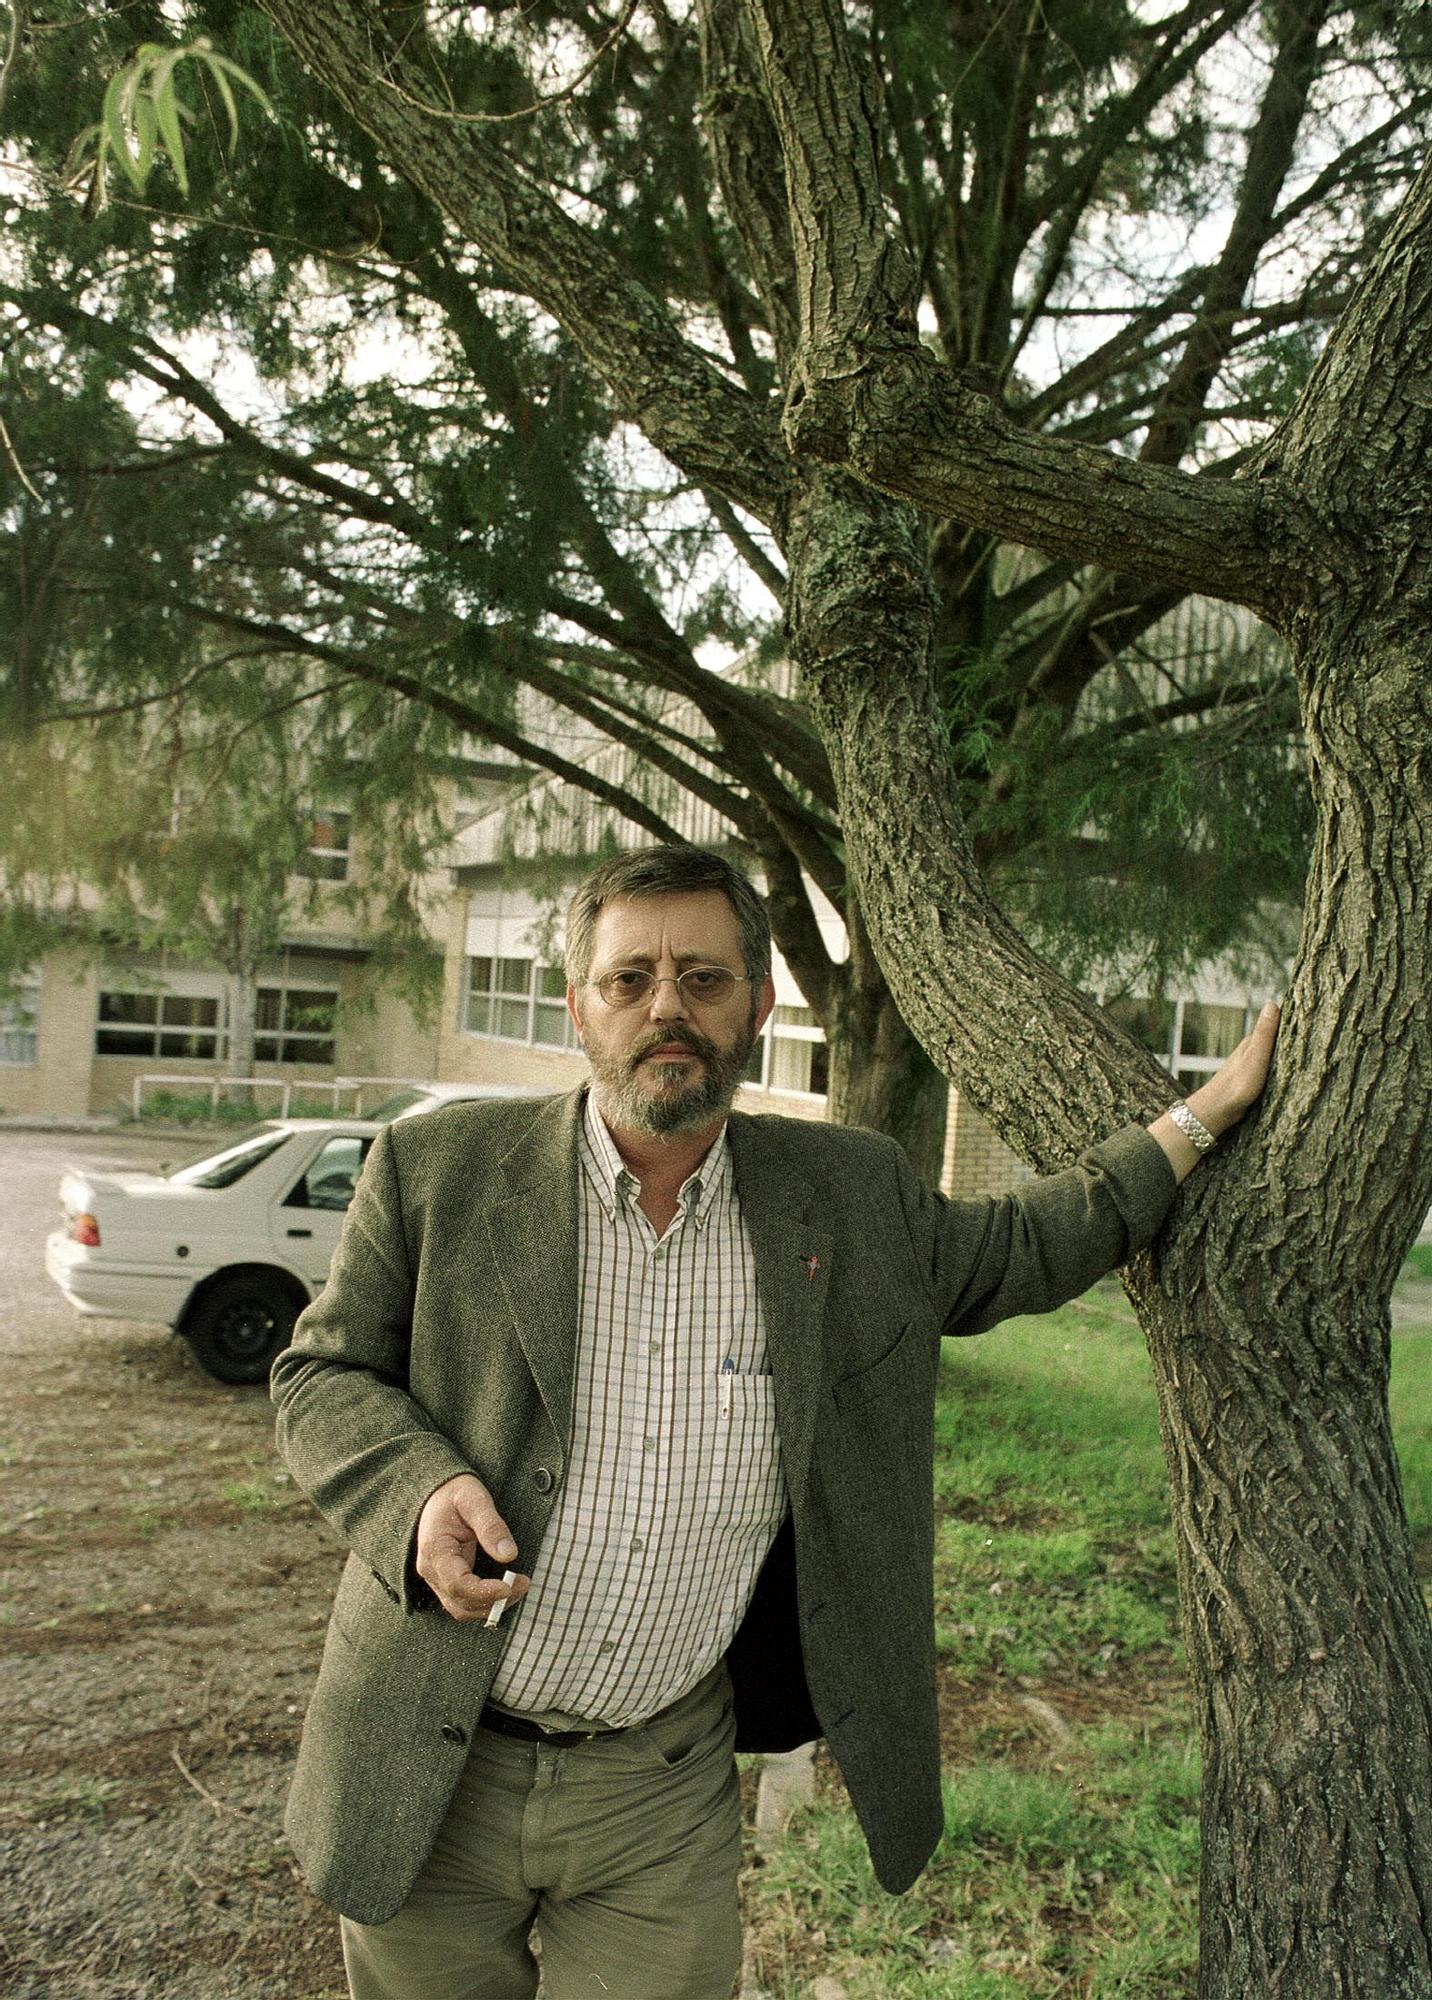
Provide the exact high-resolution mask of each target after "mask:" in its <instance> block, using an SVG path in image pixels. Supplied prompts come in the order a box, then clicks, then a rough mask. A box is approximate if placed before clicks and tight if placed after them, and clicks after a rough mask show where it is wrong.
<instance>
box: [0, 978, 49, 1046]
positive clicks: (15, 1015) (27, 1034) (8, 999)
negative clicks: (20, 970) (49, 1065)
mask: <svg viewBox="0 0 1432 2000" xmlns="http://www.w3.org/2000/svg"><path fill="white" fill-rule="evenodd" d="M39 1050H40V980H39V975H38V974H36V973H32V972H27V973H25V974H23V975H22V976H21V978H19V979H18V980H17V981H16V982H15V985H14V987H13V988H12V989H11V991H10V992H9V994H8V995H4V996H0V1063H33V1062H37V1061H38V1060H39Z"/></svg>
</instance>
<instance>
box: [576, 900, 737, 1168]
mask: <svg viewBox="0 0 1432 2000" xmlns="http://www.w3.org/2000/svg"><path fill="white" fill-rule="evenodd" d="M694 965H724V966H726V967H727V968H728V970H729V971H731V972H735V973H744V972H745V970H746V962H745V959H744V958H743V956H742V953H741V934H740V930H739V928H738V926H737V923H736V912H735V911H734V910H733V909H732V907H731V904H730V902H729V901H728V900H727V898H726V897H725V896H724V895H723V894H722V892H721V891H720V890H719V889H702V890H699V891H696V892H693V893H690V894H683V895H665V896H631V897H626V898H623V899H621V900H619V901H613V902H610V903H608V904H607V905H606V906H605V907H604V908H603V910H602V912H601V914H600V915H599V916H598V918H597V922H596V928H595V931H594V933H593V937H592V963H591V967H590V970H589V971H588V974H587V979H588V984H587V985H585V986H584V987H582V988H581V989H580V990H578V989H577V988H575V987H571V986H569V987H568V988H567V1006H568V1009H569V1011H570V1012H571V1016H572V1019H573V1021H574V1022H575V1023H576V1026H577V1033H578V1034H579V1035H580V1037H581V1041H582V1047H583V1049H584V1050H585V1051H586V1056H587V1060H588V1062H589V1063H590V1064H591V1066H592V1082H593V1087H594V1089H595V1091H596V1097H597V1104H598V1106H599V1108H600V1110H601V1112H602V1114H603V1116H604V1117H605V1118H606V1119H607V1122H608V1123H609V1124H610V1125H612V1126H613V1127H616V1128H622V1127H625V1128H626V1129H627V1130H630V1131H637V1132H647V1133H676V1132H699V1131H703V1130H704V1129H705V1128H706V1127H707V1126H709V1125H712V1124H714V1123H716V1122H717V1120H719V1119H720V1118H722V1117H724V1115H725V1113H726V1112H727V1110H729V1108H730V1104H731V1100H732V1098H733V1097H734V1096H735V1094H736V1089H737V1086H738V1085H739V1084H740V1081H741V1079H742V1077H743V1076H744V1075H745V1073H746V1064H747V1062H748V1061H749V1060H750V1055H751V1050H752V1048H753V1047H754V1046H755V1042H756V1037H757V1035H759V1034H760V1032H761V1029H762V1027H763V1026H764V1025H765V1021H766V1017H767V1016H768V1015H769V1013H770V1011H771V1008H772V1006H773V1005H774V1003H775V989H774V987H773V986H772V985H771V982H770V980H769V979H768V980H767V981H766V982H765V984H764V986H762V987H760V988H759V989H753V988H752V986H751V985H750V983H749V982H748V981H747V980H745V979H744V978H741V979H738V980H737V982H736V985H735V987H734V988H733V990H732V992H731V994H730V996H729V998H728V999H726V1000H723V1001H721V1002H720V1003H719V1004H718V1005H716V1006H703V1005H701V1004H700V1003H698V1002H693V1001H691V1000H688V999H687V998H686V997H685V996H684V995H683V994H682V993H681V992H680V991H679V990H678V988H677V986H676V984H675V981H676V977H677V975H678V974H679V973H682V972H685V971H687V969H688V968H689V967H691V966H694ZM626 966H633V967H639V968H640V969H641V970H642V971H644V972H651V973H654V974H655V975H656V977H657V978H658V979H659V980H660V981H661V984H660V985H659V986H658V987H657V988H656V990H655V992H654V993H652V995H651V996H650V998H649V999H647V1000H646V1001H644V1002H639V1003H638V1004H637V1005H636V1006H632V1007H610V1006H608V1004H607V1003H606V1001H605V1000H603V998H602V996H601V994H600V993H599V992H598V991H597V989H596V985H595V983H594V982H595V981H597V980H599V979H600V978H601V977H602V975H603V973H606V972H613V971H615V970H617V969H618V968H619V967H626Z"/></svg>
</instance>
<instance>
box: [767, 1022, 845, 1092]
mask: <svg viewBox="0 0 1432 2000" xmlns="http://www.w3.org/2000/svg"><path fill="white" fill-rule="evenodd" d="M770 1038H771V1060H770V1067H769V1069H768V1071H767V1077H766V1088H767V1090H789V1091H794V1092H796V1093H798V1094H799V1095H801V1096H803V1097H824V1096H825V1095H826V1092H827V1090H828V1088H829V1083H830V1052H829V1050H828V1049H827V1047H826V1040H825V1031H824V1030H823V1029H822V1028H820V1027H819V1026H817V1024H816V1018H815V1016H814V1014H812V1012H811V1010H810V1008H809V1007H777V1008H776V1010H775V1012H774V1013H773V1014H772V1016H771V1027H770Z"/></svg>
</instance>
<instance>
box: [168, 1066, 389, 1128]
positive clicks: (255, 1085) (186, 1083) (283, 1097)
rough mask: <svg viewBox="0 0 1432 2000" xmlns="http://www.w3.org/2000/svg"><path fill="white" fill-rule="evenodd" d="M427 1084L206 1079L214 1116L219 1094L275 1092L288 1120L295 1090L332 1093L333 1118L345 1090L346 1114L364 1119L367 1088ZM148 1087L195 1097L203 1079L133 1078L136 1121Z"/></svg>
mask: <svg viewBox="0 0 1432 2000" xmlns="http://www.w3.org/2000/svg"><path fill="white" fill-rule="evenodd" d="M426 1081H427V1079H426V1078H425V1077H420V1076H332V1077H328V1076H325V1077H313V1078H308V1077H302V1078H300V1079H298V1081H296V1082H295V1081H293V1080H292V1079H289V1078H286V1077H279V1076H215V1077H210V1078H208V1079H207V1089H208V1096H209V1108H210V1110H211V1111H213V1112H214V1113H215V1114H216V1115H217V1113H218V1109H219V1095H220V1092H221V1091H230V1090H276V1091H277V1092H278V1093H279V1106H278V1113H277V1115H278V1117H280V1118H287V1116H288V1108H289V1105H290V1104H291V1103H292V1102H293V1097H294V1092H295V1091H297V1093H298V1094H299V1096H300V1097H313V1096H316V1095H318V1093H319V1092H321V1091H329V1092H331V1093H332V1096H333V1115H334V1117H335V1118H336V1117H337V1116H338V1100H339V1098H340V1096H341V1095H342V1094H343V1092H344V1091H348V1090H351V1091H352V1092H353V1094H354V1095H353V1104H352V1108H351V1109H350V1111H349V1112H348V1114H347V1115H348V1116H349V1117H351V1118H361V1117H362V1116H363V1092H364V1091H365V1090H366V1089H368V1088H369V1087H370V1086H373V1085H381V1086H382V1087H383V1088H384V1089H385V1090H402V1089H406V1088H409V1087H411V1086H413V1085H417V1084H422V1083H425V1082H426ZM149 1084H156V1085H164V1086H166V1087H172V1086H175V1085H178V1086H182V1088H183V1090H184V1093H185V1095H186V1096H194V1095H195V1094H196V1093H197V1092H200V1091H202V1090H204V1088H205V1087H206V1079H205V1078H204V1077H202V1076H193V1075H190V1076H161V1075H159V1074H157V1073H151V1074H148V1075H145V1076H137V1077H136V1078H135V1079H134V1088H133V1090H132V1091H131V1092H130V1108H131V1113H132V1115H133V1116H134V1117H135V1118H139V1117H140V1116H141V1115H142V1113H141V1106H142V1104H143V1102H144V1092H145V1088H146V1086H147V1085H149ZM255 1109H257V1105H255Z"/></svg>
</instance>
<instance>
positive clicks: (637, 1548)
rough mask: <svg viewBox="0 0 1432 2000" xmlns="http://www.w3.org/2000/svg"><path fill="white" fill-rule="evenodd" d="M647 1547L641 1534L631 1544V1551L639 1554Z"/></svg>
mask: <svg viewBox="0 0 1432 2000" xmlns="http://www.w3.org/2000/svg"><path fill="white" fill-rule="evenodd" d="M645 1547H646V1543H645V1542H644V1541H643V1540H642V1538H641V1536H640V1535H638V1536H637V1537H636V1539H635V1541H634V1542H633V1543H632V1545H631V1552H632V1554H633V1555H634V1556H639V1555H640V1554H641V1552H642V1550H643V1549H644V1548H645Z"/></svg>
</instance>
